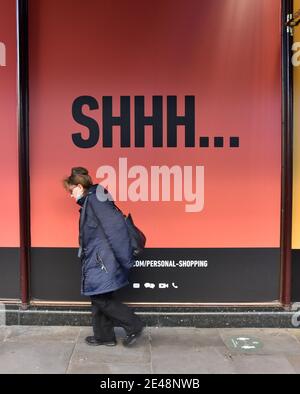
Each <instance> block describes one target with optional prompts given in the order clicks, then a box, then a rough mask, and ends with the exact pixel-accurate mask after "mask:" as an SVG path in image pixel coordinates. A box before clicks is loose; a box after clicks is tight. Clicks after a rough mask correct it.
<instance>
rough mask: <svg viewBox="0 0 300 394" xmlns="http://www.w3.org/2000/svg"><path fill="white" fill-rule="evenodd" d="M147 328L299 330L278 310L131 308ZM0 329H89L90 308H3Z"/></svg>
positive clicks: (290, 314) (292, 315)
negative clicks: (9, 327) (73, 327)
mask: <svg viewBox="0 0 300 394" xmlns="http://www.w3.org/2000/svg"><path fill="white" fill-rule="evenodd" d="M132 309H133V310H134V311H135V312H136V313H138V314H139V316H140V317H141V319H142V320H143V322H144V323H145V325H146V326H150V327H198V328H246V327H247V328H299V326H300V324H299V325H298V323H297V326H296V325H295V312H291V311H285V310H284V309H282V308H280V307H264V308H248V307H241V308H234V307H226V308H212V307H210V308H209V307H197V308H188V307H178V308H175V307H172V308H168V307H161V308H159V307H158V308H154V307H151V308H145V307H143V308H140V307H139V308H132ZM0 322H1V324H2V325H7V326H10V325H29V326H32V325H38V326H91V310H90V307H88V306H87V307H80V308H78V307H76V308H75V307H74V308H63V307H60V308H58V307H37V306H31V307H29V309H27V310H23V309H21V307H20V305H5V306H4V307H3V308H2V310H1V309H0Z"/></svg>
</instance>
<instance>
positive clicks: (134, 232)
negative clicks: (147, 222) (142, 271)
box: [123, 213, 146, 257]
mask: <svg viewBox="0 0 300 394" xmlns="http://www.w3.org/2000/svg"><path fill="white" fill-rule="evenodd" d="M123 216H124V217H125V223H126V224H127V228H128V230H129V235H130V238H131V244H132V247H133V256H134V257H137V256H138V255H139V254H141V253H142V252H143V250H144V249H145V245H146V236H145V234H144V233H143V232H142V231H141V230H140V229H139V228H138V227H137V226H136V225H135V224H134V222H133V219H132V216H131V214H130V213H129V214H128V216H126V215H123Z"/></svg>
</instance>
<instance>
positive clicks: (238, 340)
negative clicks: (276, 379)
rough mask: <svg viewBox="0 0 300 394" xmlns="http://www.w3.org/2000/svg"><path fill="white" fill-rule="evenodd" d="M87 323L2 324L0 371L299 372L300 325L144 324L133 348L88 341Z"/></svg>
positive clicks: (121, 334)
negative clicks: (210, 326) (217, 326)
mask: <svg viewBox="0 0 300 394" xmlns="http://www.w3.org/2000/svg"><path fill="white" fill-rule="evenodd" d="M91 333H92V331H91V329H90V328H89V327H67V326H64V327H40V326H0V372H1V373H29V374H32V373H60V374H65V373H67V374H80V373H96V374H112V373H115V374H127V373H131V374H135V373H137V374H140V373H145V374H151V373H163V374H169V373H175V374H176V373H196V374H203V373H212V374H215V373H226V374H227V373H228V374H234V373H274V374H275V373H276V374H278V373H284V374H295V373H300V330H299V329H295V330H290V329H199V328H174V327H172V328H155V327H147V328H146V329H145V331H144V333H143V336H142V337H141V338H140V339H139V342H138V343H136V344H135V345H134V346H133V347H132V348H124V347H123V345H122V343H121V338H122V337H123V336H124V331H123V330H122V329H121V328H118V329H116V336H117V339H118V345H117V346H115V347H105V346H98V347H90V346H87V345H86V344H85V342H84V338H85V337H86V336H87V335H91Z"/></svg>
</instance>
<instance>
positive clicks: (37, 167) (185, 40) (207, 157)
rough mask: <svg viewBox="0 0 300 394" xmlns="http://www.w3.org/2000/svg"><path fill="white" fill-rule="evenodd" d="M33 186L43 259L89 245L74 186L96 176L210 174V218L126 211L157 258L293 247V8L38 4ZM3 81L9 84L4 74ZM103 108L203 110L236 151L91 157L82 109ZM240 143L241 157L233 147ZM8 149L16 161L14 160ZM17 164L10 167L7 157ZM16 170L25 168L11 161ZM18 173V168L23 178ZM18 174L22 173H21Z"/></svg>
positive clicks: (147, 209) (99, 152) (95, 1)
mask: <svg viewBox="0 0 300 394" xmlns="http://www.w3.org/2000/svg"><path fill="white" fill-rule="evenodd" d="M29 18H30V23H29V28H30V29H29V30H30V32H29V34H30V37H29V38H30V154H31V156H30V171H31V173H30V177H31V222H32V246H40V247H75V246H77V245H78V217H79V214H78V208H79V207H78V205H76V204H75V202H74V201H73V200H71V199H70V197H69V196H68V195H67V194H66V192H65V191H64V190H63V188H62V186H61V180H62V179H63V177H64V176H66V175H69V173H70V169H71V167H73V166H79V165H80V166H85V167H87V168H88V169H89V170H90V173H91V175H92V177H93V180H94V182H95V183H96V182H97V179H96V177H95V175H96V171H97V168H98V167H99V166H101V165H112V166H114V167H116V168H117V167H118V159H119V157H127V158H128V166H129V167H130V166H133V165H137V164H139V165H144V166H146V167H147V168H150V166H151V165H168V166H172V165H181V166H184V165H185V166H187V165H192V166H196V165H204V166H205V207H204V210H203V211H202V212H199V213H186V212H185V210H184V205H185V202H182V203H181V202H156V203H154V202H138V203H133V202H119V203H118V205H119V206H120V208H122V209H123V211H124V212H125V213H127V212H131V213H132V214H133V216H134V219H135V221H136V223H137V224H138V225H139V226H140V227H141V228H142V229H143V231H144V232H145V233H146V234H147V237H148V244H147V246H148V247H166V248H167V247H199V248H201V247H216V248H218V247H279V244H280V188H281V187H280V186H281V185H280V182H281V179H280V178H281V74H280V0H210V1H206V0H205V1H204V0H152V1H151V2H150V1H140V0H87V1H83V0H63V1H61V0H52V1H49V0H30V15H29ZM0 71H1V72H2V70H0ZM80 95H90V96H94V97H95V98H96V99H97V100H98V102H99V105H100V108H99V110H98V111H92V113H91V116H92V117H96V118H97V120H98V123H99V124H100V133H101V131H102V119H101V113H102V108H101V102H102V96H113V108H114V115H115V116H117V115H119V98H120V96H122V95H129V96H131V103H132V106H131V119H132V123H131V132H132V141H133V138H134V106H133V100H134V96H136V95H142V96H145V100H146V115H151V113H152V96H153V95H162V96H164V136H166V96H167V95H176V96H177V97H178V106H179V112H180V113H182V114H183V110H184V96H185V95H194V96H195V97H196V136H197V137H196V145H198V141H199V137H200V136H210V137H215V136H224V137H225V148H223V149H216V148H213V147H210V148H208V149H203V148H201V149H200V148H199V147H196V148H185V147H183V146H184V138H183V134H184V133H183V129H182V128H181V127H180V128H179V138H178V148H153V147H152V136H151V134H152V133H151V131H152V129H151V128H150V129H149V128H146V131H147V134H146V148H145V149H141V148H134V147H131V148H120V138H119V134H120V133H119V128H118V127H116V128H114V147H113V148H112V149H109V148H103V147H102V134H101V135H100V141H99V144H98V145H97V146H95V147H94V148H92V149H79V148H77V147H76V146H75V145H74V144H73V142H72V138H71V136H72V133H74V132H75V131H82V132H83V134H84V135H85V136H87V131H86V129H85V128H84V127H82V126H80V125H78V124H77V123H76V122H74V120H73V119H72V113H71V108H72V103H73V101H74V99H75V98H76V97H78V96H80ZM230 136H239V137H240V145H241V146H240V148H239V149H233V148H229V147H228V140H229V137H230ZM1 149H3V148H1ZM6 154H7V155H9V153H6ZM10 163H11V160H10ZM10 167H11V165H10ZM10 171H11V170H10Z"/></svg>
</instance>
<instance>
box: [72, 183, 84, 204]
mask: <svg viewBox="0 0 300 394" xmlns="http://www.w3.org/2000/svg"><path fill="white" fill-rule="evenodd" d="M82 196H83V191H82V190H80V189H79V187H78V186H76V187H74V189H73V191H72V197H73V198H75V200H76V202H77V201H78V200H79V199H80V198H81V197H82Z"/></svg>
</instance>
